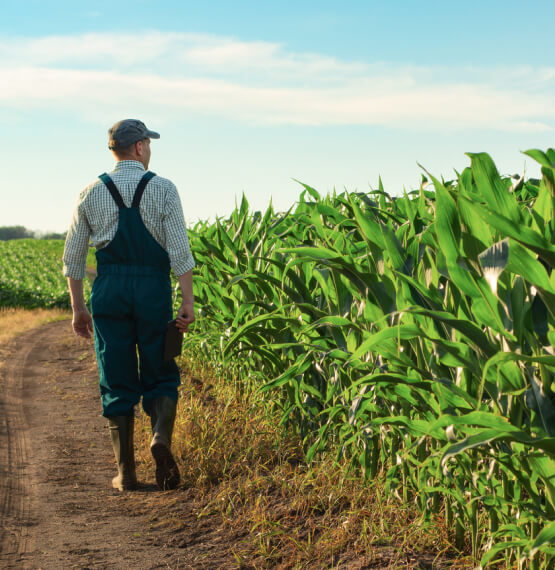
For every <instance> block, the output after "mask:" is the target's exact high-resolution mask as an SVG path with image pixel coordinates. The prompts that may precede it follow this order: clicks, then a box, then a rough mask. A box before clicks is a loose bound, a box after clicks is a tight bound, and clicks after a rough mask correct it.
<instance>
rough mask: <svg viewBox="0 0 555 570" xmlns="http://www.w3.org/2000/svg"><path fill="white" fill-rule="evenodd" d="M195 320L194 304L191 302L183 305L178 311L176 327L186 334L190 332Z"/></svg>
mask: <svg viewBox="0 0 555 570" xmlns="http://www.w3.org/2000/svg"><path fill="white" fill-rule="evenodd" d="M194 320H195V309H194V304H193V303H192V302H191V301H189V302H187V303H181V307H179V311H177V319H176V323H175V324H176V326H177V328H178V329H179V330H180V331H181V332H182V333H186V332H188V330H189V325H190V324H191V323H192V322H194Z"/></svg>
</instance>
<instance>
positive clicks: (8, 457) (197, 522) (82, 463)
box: [0, 321, 445, 570]
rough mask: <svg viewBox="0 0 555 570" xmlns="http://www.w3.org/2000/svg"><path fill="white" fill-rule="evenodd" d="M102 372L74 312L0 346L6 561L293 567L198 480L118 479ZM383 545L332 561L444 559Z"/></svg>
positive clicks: (1, 536) (355, 564) (1, 541)
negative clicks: (268, 558) (223, 511)
mask: <svg viewBox="0 0 555 570" xmlns="http://www.w3.org/2000/svg"><path fill="white" fill-rule="evenodd" d="M97 382H98V376H97V368H96V362H95V358H94V350H93V345H92V341H86V340H83V339H79V338H77V337H75V336H74V335H73V333H72V331H71V325H70V322H69V321H60V322H55V323H50V324H47V325H44V326H42V327H39V328H37V329H34V330H31V331H27V332H25V333H23V334H21V335H20V336H18V337H16V338H15V339H13V340H10V341H8V342H5V343H4V344H3V345H1V346H0V422H1V424H2V425H1V429H0V514H1V520H2V524H1V527H0V567H1V568H18V569H19V568H22V569H27V568H33V569H56V570H58V569H61V568H63V569H65V568H83V569H85V568H114V569H118V568H122V569H127V568H133V569H135V568H139V569H145V570H146V569H154V568H195V569H197V568H238V567H241V568H265V567H267V568H269V567H276V568H277V567H279V568H291V567H292V566H290V565H289V564H287V563H284V562H282V563H281V564H280V563H277V562H276V561H275V560H274V561H273V562H268V563H267V564H266V563H265V562H264V561H263V560H260V558H258V559H257V560H253V561H252V564H249V563H245V561H244V558H242V559H241V558H238V557H237V555H234V552H235V553H236V552H238V551H240V550H243V551H244V545H245V543H248V542H249V541H252V535H251V529H249V528H242V527H241V525H240V524H239V525H236V526H235V527H233V525H231V526H230V525H229V524H227V525H226V524H223V522H222V519H221V516H220V515H219V514H218V513H214V512H210V511H208V512H207V511H206V509H204V508H203V505H206V502H205V497H203V493H201V492H199V491H198V490H196V489H194V488H189V489H185V488H182V489H178V490H176V491H168V492H161V491H159V490H158V488H157V487H156V485H155V482H154V479H153V477H152V469H150V468H145V467H144V465H141V464H139V466H138V476H139V480H140V481H141V483H140V487H139V490H138V491H135V492H127V493H119V492H118V491H115V490H113V489H112V488H111V478H112V477H113V476H114V475H115V463H114V458H113V453H112V449H111V444H110V440H109V434H108V429H107V424H106V420H105V419H104V418H103V417H102V416H101V413H100V411H101V408H100V400H99V392H98V383H97ZM204 493H205V491H204ZM203 501H204V502H203ZM276 508H279V505H276ZM378 550H379V551H380V552H378V553H375V554H374V555H373V557H372V562H371V563H370V562H369V560H368V559H366V558H364V557H360V556H359V555H357V553H356V550H354V549H352V550H350V551H346V552H343V553H342V554H341V556H339V557H338V558H337V559H336V560H334V562H333V563H332V564H331V566H333V567H334V568H342V569H345V568H348V569H360V568H392V567H395V568H431V567H437V566H436V565H435V564H434V563H433V560H434V557H433V556H421V557H418V558H416V559H415V558H412V559H410V558H409V559H406V561H405V562H404V563H399V558H398V557H397V558H396V560H395V564H394V565H393V566H392V565H391V561H392V559H393V558H394V556H393V554H394V553H393V552H392V551H391V550H392V549H391V547H382V548H378ZM436 562H437V560H436ZM302 567H304V568H319V567H321V566H320V565H319V564H317V563H316V565H314V564H310V563H309V564H307V565H303V566H302ZM328 567H329V566H328ZM441 567H445V566H443V565H441Z"/></svg>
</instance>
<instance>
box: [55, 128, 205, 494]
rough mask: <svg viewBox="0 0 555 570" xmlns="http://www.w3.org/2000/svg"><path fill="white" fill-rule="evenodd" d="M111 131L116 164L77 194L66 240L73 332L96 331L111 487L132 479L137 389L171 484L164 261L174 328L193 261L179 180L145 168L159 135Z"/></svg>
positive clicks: (133, 483)
mask: <svg viewBox="0 0 555 570" xmlns="http://www.w3.org/2000/svg"><path fill="white" fill-rule="evenodd" d="M108 135H109V141H108V147H109V148H110V150H111V151H112V153H113V154H114V156H115V158H116V161H117V162H116V166H115V168H114V170H113V171H112V172H110V173H109V174H102V175H100V176H99V178H98V179H97V180H95V181H94V182H93V183H91V184H90V185H89V186H87V187H86V188H85V189H84V190H83V191H82V192H81V194H80V195H79V198H78V201H77V205H76V207H75V211H74V214H73V219H72V222H71V226H70V228H69V231H68V234H67V238H66V244H65V250H64V256H63V261H64V275H65V276H66V277H67V278H68V286H69V291H70V296H71V306H72V309H73V330H74V332H75V333H76V334H77V335H79V336H82V337H85V338H88V337H90V333H91V332H92V331H93V330H94V340H95V350H96V357H97V361H98V369H99V376H100V395H101V400H102V413H103V415H104V416H105V417H106V418H108V423H109V427H110V433H111V437H112V444H113V447H114V454H115V457H116V463H117V465H118V474H117V476H116V477H114V479H113V480H112V485H113V486H114V487H115V488H116V489H119V490H120V491H123V490H131V489H135V488H136V487H137V477H136V473H135V459H134V448H133V420H134V414H133V408H134V406H135V405H136V404H138V402H139V401H140V399H141V396H142V405H143V409H144V410H145V412H146V413H147V414H148V415H149V416H150V418H151V424H152V432H153V438H152V442H151V446H150V449H151V453H152V456H153V457H154V460H155V463H156V481H157V483H158V486H159V487H160V488H161V489H174V488H175V487H177V485H178V484H179V480H180V478H179V470H178V468H177V465H176V463H175V460H174V458H173V456H172V453H171V450H170V445H171V436H172V432H173V424H174V420H175V411H176V403H177V387H178V385H179V370H178V368H177V365H176V364H175V362H174V361H173V359H172V360H170V361H168V362H164V361H163V345H164V334H165V330H166V325H167V322H168V321H169V320H171V318H172V299H171V283H170V268H171V269H173V271H174V274H175V275H176V276H177V279H178V281H179V285H180V288H181V296H182V304H181V307H180V309H179V311H178V317H177V326H178V328H179V329H180V330H181V331H183V332H185V331H187V328H188V326H189V325H190V324H191V323H192V322H193V321H194V319H195V317H194V307H193V282H192V270H193V267H194V265H195V262H194V259H193V256H192V254H191V250H190V247H189V241H188V238H187V231H186V227H185V221H184V217H183V211H182V207H181V202H180V200H179V195H178V193H177V190H176V187H175V186H174V184H173V183H172V182H170V181H169V180H167V179H165V178H162V177H160V176H157V175H156V174H154V173H153V172H149V171H148V164H149V162H150V139H158V138H160V135H159V134H158V133H156V132H154V131H150V130H148V129H147V128H146V126H145V124H144V123H142V122H141V121H138V120H135V119H125V120H123V121H119V122H117V123H116V124H115V125H114V126H113V127H112V128H110V129H109V131H108ZM89 240H90V242H91V243H92V245H93V246H94V247H95V248H96V259H97V277H96V279H95V281H94V283H93V289H92V296H91V310H92V318H91V315H90V314H89V312H88V310H87V307H86V305H85V300H84V297H83V278H84V277H85V264H86V257H87V251H88V248H89ZM137 355H138V358H137Z"/></svg>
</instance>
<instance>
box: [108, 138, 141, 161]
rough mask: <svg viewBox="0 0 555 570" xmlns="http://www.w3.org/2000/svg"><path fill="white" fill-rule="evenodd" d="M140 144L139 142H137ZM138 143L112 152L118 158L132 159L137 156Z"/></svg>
mask: <svg viewBox="0 0 555 570" xmlns="http://www.w3.org/2000/svg"><path fill="white" fill-rule="evenodd" d="M137 142H138V141H137ZM136 144H137V143H133V144H130V145H129V146H126V147H124V148H114V149H113V150H112V152H113V153H114V154H115V155H116V156H117V157H118V158H131V157H134V156H135V152H134V150H135V145H136Z"/></svg>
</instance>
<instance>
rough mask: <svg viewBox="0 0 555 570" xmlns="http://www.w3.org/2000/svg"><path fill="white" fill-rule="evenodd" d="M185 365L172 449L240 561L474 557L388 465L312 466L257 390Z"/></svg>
mask: <svg viewBox="0 0 555 570" xmlns="http://www.w3.org/2000/svg"><path fill="white" fill-rule="evenodd" d="M181 364H182V379H183V385H182V387H181V393H180V400H179V405H178V415H177V419H176V425H175V430H174V439H173V444H172V449H173V451H174V455H175V457H176V461H177V462H178V464H179V467H180V470H181V474H182V483H183V487H184V488H185V489H188V491H187V492H194V494H195V497H196V499H197V500H196V502H195V505H196V507H195V509H196V511H197V514H196V516H197V517H198V519H199V520H200V519H202V518H203V517H214V516H216V517H217V518H218V520H220V521H221V523H220V524H221V527H222V531H223V532H226V533H227V534H230V535H233V536H234V540H233V541H232V544H233V547H232V555H233V558H234V560H235V564H236V566H237V567H243V568H268V567H279V568H324V567H325V568H330V567H335V566H338V565H339V566H343V565H345V564H348V563H349V562H350V561H357V563H361V562H363V563H364V564H368V565H375V564H377V565H384V566H387V567H391V568H396V567H398V568H406V567H425V568H443V567H447V566H449V567H453V565H458V564H460V566H459V567H461V568H462V567H469V566H472V560H471V559H470V557H468V556H466V554H464V555H463V553H460V552H457V551H456V550H455V549H454V547H453V545H452V541H451V539H450V537H449V535H448V532H447V530H446V524H445V522H444V520H443V518H442V517H436V518H435V519H432V520H431V521H424V520H423V518H422V515H421V514H420V513H419V511H418V509H417V507H416V505H415V504H411V503H402V502H401V501H399V499H398V498H396V497H393V496H392V495H388V494H386V492H385V483H384V482H385V476H384V474H380V475H379V476H378V477H377V478H376V479H375V480H373V481H370V482H365V481H364V480H363V478H362V477H359V476H358V475H356V474H355V473H352V472H349V469H348V468H347V466H346V465H342V464H339V465H338V464H337V463H335V462H334V461H333V460H332V459H331V458H322V459H321V460H319V461H317V462H316V461H315V462H313V463H312V464H311V465H310V466H309V465H307V464H306V463H305V462H304V454H303V452H302V447H301V444H300V442H299V440H298V439H297V438H296V437H294V436H292V435H291V434H286V433H284V432H283V429H282V428H280V427H279V425H278V423H279V422H278V418H277V417H272V416H271V415H269V414H268V412H267V407H266V406H264V404H263V402H262V401H261V399H260V398H259V397H258V396H257V395H256V394H252V393H250V394H248V393H246V392H245V391H242V390H238V389H236V388H235V387H234V386H233V384H230V383H226V382H224V381H222V380H220V379H219V376H218V375H217V374H215V373H214V371H213V370H209V369H206V368H204V369H203V368H202V367H200V366H198V365H196V364H195V363H194V362H193V361H192V360H183V361H182V363H181ZM138 424H139V425H138V429H137V431H136V439H137V445H136V449H137V452H138V463H139V466H138V467H139V476H140V475H141V471H142V472H143V473H145V477H146V478H147V479H148V480H153V478H154V470H153V465H152V458H151V457H150V454H149V452H148V446H149V441H150V437H151V431H150V422H149V418H148V417H146V416H145V415H144V414H142V413H141V415H140V417H139V421H138ZM174 496H175V495H174ZM168 516H170V515H169V513H168ZM175 516H176V515H175V512H172V514H171V518H172V520H173V518H175ZM170 523H171V524H174V523H175V521H173V523H172V521H169V520H168V521H167V524H170ZM157 524H160V525H165V522H164V520H161V519H160V518H158V521H157Z"/></svg>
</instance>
